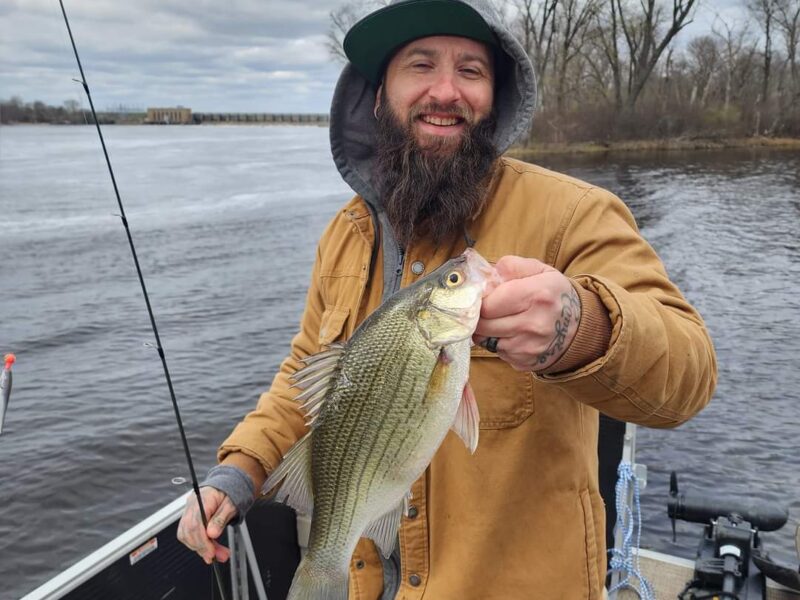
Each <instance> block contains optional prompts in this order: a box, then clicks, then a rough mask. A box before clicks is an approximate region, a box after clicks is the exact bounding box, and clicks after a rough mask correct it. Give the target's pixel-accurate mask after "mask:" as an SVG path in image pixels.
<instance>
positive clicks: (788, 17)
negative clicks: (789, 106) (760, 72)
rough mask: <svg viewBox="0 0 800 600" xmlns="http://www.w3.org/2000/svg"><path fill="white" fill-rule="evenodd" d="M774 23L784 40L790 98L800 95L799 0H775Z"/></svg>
mask: <svg viewBox="0 0 800 600" xmlns="http://www.w3.org/2000/svg"><path fill="white" fill-rule="evenodd" d="M775 4H776V6H775V9H776V10H775V23H776V25H777V26H778V29H779V30H780V33H781V37H783V41H784V50H785V51H786V58H787V60H788V61H789V71H790V74H791V90H792V93H791V99H790V101H796V100H797V99H798V97H800V66H798V55H797V54H798V45H799V44H800V0H777V1H776V3H775Z"/></svg>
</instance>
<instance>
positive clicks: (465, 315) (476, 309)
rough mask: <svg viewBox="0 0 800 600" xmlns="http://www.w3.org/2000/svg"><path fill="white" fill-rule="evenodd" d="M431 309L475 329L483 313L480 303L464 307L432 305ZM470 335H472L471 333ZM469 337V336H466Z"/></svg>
mask: <svg viewBox="0 0 800 600" xmlns="http://www.w3.org/2000/svg"><path fill="white" fill-rule="evenodd" d="M429 308H430V310H434V311H436V312H438V313H440V314H443V315H445V316H447V317H448V318H450V319H452V320H454V321H455V322H457V323H459V324H460V325H463V326H464V327H466V328H468V329H475V327H476V326H477V324H478V317H480V314H481V307H480V303H478V304H473V305H471V306H465V307H463V308H460V307H454V308H452V309H451V308H444V307H441V306H436V305H433V304H432V305H431V306H430V307H429ZM469 335H472V334H471V333H470V334H469ZM465 337H468V336H465Z"/></svg>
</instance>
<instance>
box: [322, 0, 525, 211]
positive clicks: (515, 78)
mask: <svg viewBox="0 0 800 600" xmlns="http://www.w3.org/2000/svg"><path fill="white" fill-rule="evenodd" d="M399 1H402V0H395V2H392V4H396V3H397V2H399ZM460 1H462V2H463V4H467V5H469V6H471V7H472V8H473V9H475V10H476V11H477V12H478V13H479V14H480V15H481V16H482V17H483V19H484V20H485V21H486V23H487V24H488V25H489V27H490V28H491V30H492V31H493V32H494V34H495V36H496V37H497V40H498V42H499V43H500V45H501V47H502V49H503V50H504V51H505V53H506V54H507V55H508V56H509V57H510V58H511V61H512V62H513V67H512V68H510V69H509V70H508V73H507V74H506V75H505V76H504V78H503V80H502V81H501V84H500V87H499V88H498V89H497V90H496V92H495V100H494V103H495V111H496V115H497V129H496V130H495V135H494V143H495V147H496V148H497V150H498V153H500V154H502V153H503V152H505V151H506V150H507V149H508V148H509V146H511V144H513V143H514V142H515V141H516V140H517V139H518V138H519V137H520V135H522V133H524V132H526V131H527V130H528V127H529V126H530V123H531V119H532V118H533V110H534V107H535V105H536V79H535V76H534V72H533V66H532V65H531V62H530V60H529V59H528V57H527V55H526V54H525V50H523V48H522V46H521V45H520V43H519V42H518V41H517V40H516V39H515V38H514V36H513V35H512V34H511V32H510V31H508V30H507V29H506V28H505V27H504V26H503V24H502V22H501V21H500V18H499V17H498V15H497V13H496V12H495V10H494V8H492V6H491V5H490V4H489V2H488V1H487V0H460ZM376 91H377V88H376V87H375V86H374V85H373V84H372V83H370V82H369V81H368V80H367V79H366V78H365V77H364V76H363V75H361V73H359V72H358V70H356V68H355V67H354V66H353V65H352V64H350V63H348V64H347V65H346V66H345V67H344V70H343V71H342V74H341V75H340V76H339V81H338V83H337V84H336V91H335V92H334V94H333V102H332V104H331V116H330V119H331V121H330V139H331V152H332V154H333V160H334V162H335V163H336V167H337V168H338V169H339V172H340V173H341V174H342V177H343V178H344V180H345V181H346V182H347V183H348V184H349V185H350V187H352V188H353V190H354V191H355V192H356V193H357V194H359V195H360V196H361V197H363V198H364V199H365V200H367V202H369V203H370V204H371V205H372V206H373V208H374V209H378V210H380V202H379V199H378V194H377V192H376V191H375V187H374V186H373V182H372V167H373V160H374V156H375V148H374V143H375V137H376V136H375V124H376V120H375V116H374V114H373V109H374V106H375V93H376Z"/></svg>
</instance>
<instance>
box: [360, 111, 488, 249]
mask: <svg viewBox="0 0 800 600" xmlns="http://www.w3.org/2000/svg"><path fill="white" fill-rule="evenodd" d="M381 106H382V110H379V111H378V115H377V117H378V124H377V130H378V137H377V148H376V162H375V181H376V184H377V188H378V191H379V193H380V195H381V201H382V202H383V206H384V209H385V210H386V215H387V217H388V218H389V222H390V223H391V225H392V229H393V230H394V233H395V236H396V238H397V240H398V242H399V243H400V245H401V247H402V248H406V247H408V246H409V244H410V243H411V242H412V241H413V240H414V239H415V238H422V237H428V238H430V239H431V240H432V241H433V243H434V245H437V246H438V244H439V242H441V241H442V240H446V239H448V238H450V237H451V236H453V235H454V234H456V233H463V232H464V227H465V225H466V223H467V221H468V220H469V219H470V218H471V217H473V216H475V215H476V214H477V213H478V211H479V210H480V208H481V205H482V203H483V202H484V199H485V195H486V191H487V188H488V186H489V182H490V180H491V174H492V172H493V165H494V164H495V159H496V158H497V150H496V148H495V146H494V144H493V142H492V135H493V133H494V129H495V119H494V115H493V114H492V115H490V116H488V117H486V118H485V119H482V120H481V121H479V122H478V123H477V124H471V125H469V126H468V128H467V129H466V130H465V131H464V133H463V134H462V135H461V136H460V137H459V138H458V139H456V140H453V139H449V138H441V139H435V138H433V137H432V136H431V137H430V139H429V140H428V139H426V140H425V141H426V142H428V141H430V143H428V144H426V145H425V146H424V147H422V146H420V144H419V143H418V142H417V140H416V138H415V136H414V133H413V130H412V124H413V121H414V119H415V118H416V115H418V114H419V113H420V112H422V109H418V110H416V111H412V114H411V116H410V118H409V122H408V123H407V124H405V125H403V124H402V123H401V122H400V120H399V119H398V118H397V117H396V116H395V115H394V111H393V110H392V109H391V108H390V107H389V104H388V101H387V100H386V98H385V97H383V98H382V102H381ZM422 108H424V111H425V112H436V113H439V114H441V113H450V114H454V115H457V116H460V117H465V118H466V121H467V123H470V122H471V118H470V117H471V115H465V114H463V113H462V112H459V111H458V110H457V109H455V108H453V107H451V108H449V109H448V108H447V107H441V106H426V107H422Z"/></svg>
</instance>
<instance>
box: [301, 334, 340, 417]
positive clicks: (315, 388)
mask: <svg viewBox="0 0 800 600" xmlns="http://www.w3.org/2000/svg"><path fill="white" fill-rule="evenodd" d="M344 349H345V345H344V344H331V345H330V347H329V348H328V349H327V350H323V351H322V352H319V353H317V354H312V355H311V356H307V357H306V358H304V359H302V362H303V363H305V365H306V366H305V367H303V368H302V369H299V370H297V371H296V372H295V373H294V374H293V375H292V376H291V377H290V379H291V381H293V382H294V383H293V385H292V387H293V388H299V389H301V390H303V391H302V392H301V393H299V394H298V395H297V396H296V397H295V400H297V401H298V402H302V403H303V404H302V405H301V406H300V408H302V409H303V410H304V411H305V414H306V425H308V426H313V425H314V423H315V421H316V419H317V417H318V416H319V412H320V410H322V406H323V405H324V403H325V398H326V397H327V396H328V390H329V389H330V388H331V386H332V385H333V383H334V381H336V377H337V376H338V374H339V372H340V368H339V366H340V362H341V359H342V355H343V354H344Z"/></svg>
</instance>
